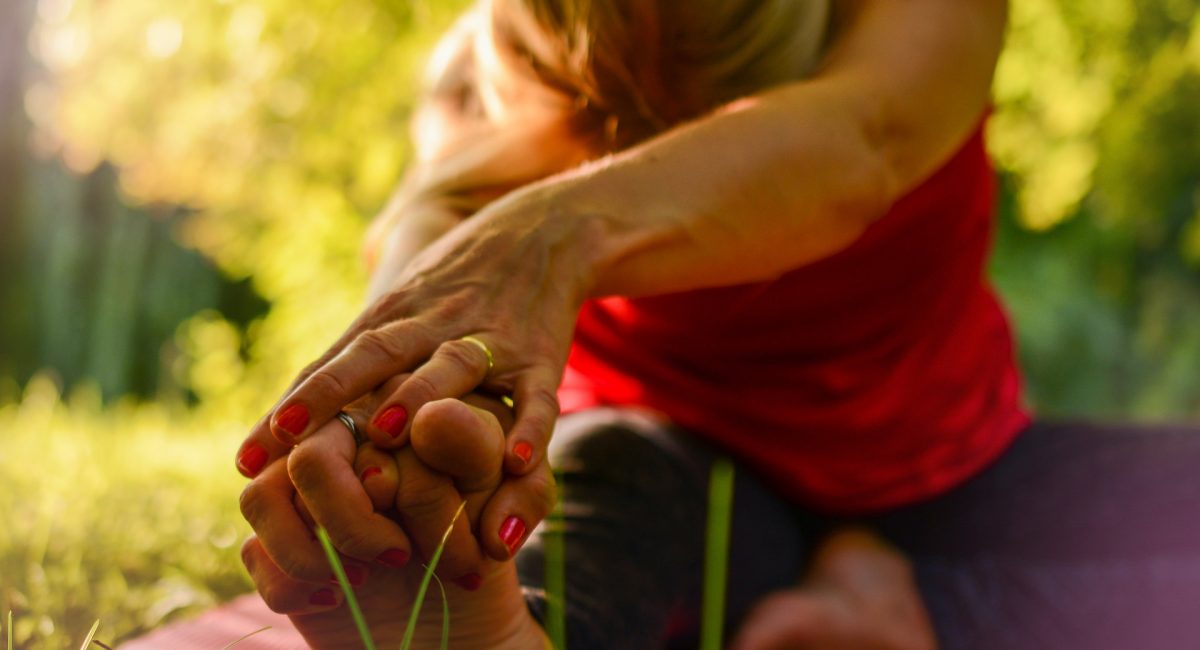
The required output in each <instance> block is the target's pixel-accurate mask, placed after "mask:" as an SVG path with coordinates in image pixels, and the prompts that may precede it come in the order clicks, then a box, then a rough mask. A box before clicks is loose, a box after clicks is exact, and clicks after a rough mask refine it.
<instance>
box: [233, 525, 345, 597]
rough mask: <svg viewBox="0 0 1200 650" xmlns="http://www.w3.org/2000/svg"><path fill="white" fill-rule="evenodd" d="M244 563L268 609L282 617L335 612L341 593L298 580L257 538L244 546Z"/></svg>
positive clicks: (331, 588)
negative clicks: (285, 615)
mask: <svg viewBox="0 0 1200 650" xmlns="http://www.w3.org/2000/svg"><path fill="white" fill-rule="evenodd" d="M242 564H245V565H246V570H247V571H249V572H250V579H251V580H253V581H254V587H255V588H256V589H258V593H259V594H260V595H262V599H263V601H264V602H266V604H267V607H270V608H271V610H272V611H275V612H278V613H280V614H290V615H298V614H315V613H317V612H323V611H327V610H331V609H336V608H337V607H338V606H339V605H340V604H341V602H342V594H341V593H340V592H339V591H338V590H337V589H335V588H333V587H330V586H328V585H321V584H316V583H312V582H305V581H303V580H297V579H295V578H292V577H290V576H288V575H287V574H286V573H284V571H283V570H282V569H280V568H279V566H277V565H276V564H275V562H274V561H273V560H272V559H271V556H270V554H268V553H267V551H266V549H265V548H264V547H263V544H262V541H261V540H260V539H259V538H258V537H253V536H252V537H250V539H248V540H246V543H245V544H243V545H242Z"/></svg>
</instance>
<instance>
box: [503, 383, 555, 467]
mask: <svg viewBox="0 0 1200 650" xmlns="http://www.w3.org/2000/svg"><path fill="white" fill-rule="evenodd" d="M558 380H559V377H558V376H557V375H556V374H555V373H554V372H551V371H549V370H547V369H545V368H540V367H539V369H537V370H532V371H530V373H529V374H527V375H525V376H523V377H522V378H521V379H520V380H518V383H517V388H516V391H514V393H513V401H514V402H515V403H516V409H517V420H516V423H514V424H513V427H512V430H511V431H509V433H508V441H507V445H508V452H507V453H506V454H505V458H504V469H505V470H506V471H507V472H509V473H510V474H517V475H522V474H527V473H529V472H530V471H531V470H532V469H533V468H535V467H537V466H538V465H539V464H540V463H541V462H542V459H544V458H545V457H546V446H547V445H548V444H549V443H550V433H551V432H552V431H553V429H554V423H555V422H556V421H557V420H558V414H559V412H560V411H559V406H558V394H557V389H558Z"/></svg>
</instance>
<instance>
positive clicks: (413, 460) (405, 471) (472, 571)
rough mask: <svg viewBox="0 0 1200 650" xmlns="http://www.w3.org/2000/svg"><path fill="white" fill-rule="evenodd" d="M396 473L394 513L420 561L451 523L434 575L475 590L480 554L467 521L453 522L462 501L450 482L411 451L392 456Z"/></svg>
mask: <svg viewBox="0 0 1200 650" xmlns="http://www.w3.org/2000/svg"><path fill="white" fill-rule="evenodd" d="M396 469H397V470H398V472H399V476H400V483H399V486H398V487H397V490H396V510H397V511H398V512H399V513H400V520H401V521H402V522H403V524H404V529H405V530H407V531H408V532H409V535H410V536H411V538H412V543H413V546H414V547H415V548H416V549H417V552H418V553H420V555H421V558H422V559H423V560H424V561H426V562H428V561H429V559H430V558H431V557H433V553H434V551H435V550H436V549H437V547H438V544H440V543H441V541H442V537H443V535H445V533H446V530H447V528H449V526H450V522H451V521H454V527H453V528H452V529H450V534H449V536H448V537H447V538H446V546H445V549H444V550H443V551H442V557H441V560H440V561H439V563H438V567H437V572H438V574H439V575H443V576H447V577H449V578H450V579H451V580H454V581H455V582H456V583H458V584H459V585H460V586H463V587H466V588H472V587H478V585H477V584H475V585H473V584H472V578H471V576H472V575H474V576H475V579H478V576H479V575H480V571H481V569H482V566H483V553H482V551H481V550H480V548H479V544H478V543H477V542H476V540H475V537H474V535H472V532H471V527H470V524H469V522H468V520H467V517H466V516H465V515H462V516H459V517H458V518H457V519H455V518H454V517H455V514H456V513H457V511H458V507H459V505H460V504H461V503H462V497H461V496H460V495H459V492H458V489H457V488H455V487H454V483H453V481H452V479H451V478H450V477H449V476H447V475H445V474H442V473H441V472H438V471H436V470H434V469H432V468H430V467H428V466H427V465H425V463H423V462H422V461H421V460H420V459H419V458H417V455H416V453H415V452H413V450H412V448H411V447H404V448H403V449H401V450H399V451H398V452H396Z"/></svg>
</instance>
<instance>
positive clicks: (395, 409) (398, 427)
mask: <svg viewBox="0 0 1200 650" xmlns="http://www.w3.org/2000/svg"><path fill="white" fill-rule="evenodd" d="M405 422H408V411H405V410H404V407H403V406H400V405H399V404H397V405H395V406H389V407H387V408H386V409H384V410H383V412H382V413H380V414H379V415H377V416H375V421H374V422H373V424H374V425H375V426H376V427H379V429H380V430H382V431H385V432H387V434H388V435H389V436H391V437H393V438H398V437H399V436H400V434H401V433H403V432H404V423H405Z"/></svg>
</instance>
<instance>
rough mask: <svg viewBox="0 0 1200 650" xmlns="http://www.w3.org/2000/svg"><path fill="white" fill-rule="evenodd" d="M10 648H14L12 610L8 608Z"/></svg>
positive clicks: (11, 649) (9, 649) (10, 649)
mask: <svg viewBox="0 0 1200 650" xmlns="http://www.w3.org/2000/svg"><path fill="white" fill-rule="evenodd" d="M7 628H8V650H13V642H12V610H11V609H10V610H8V625H7Z"/></svg>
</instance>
